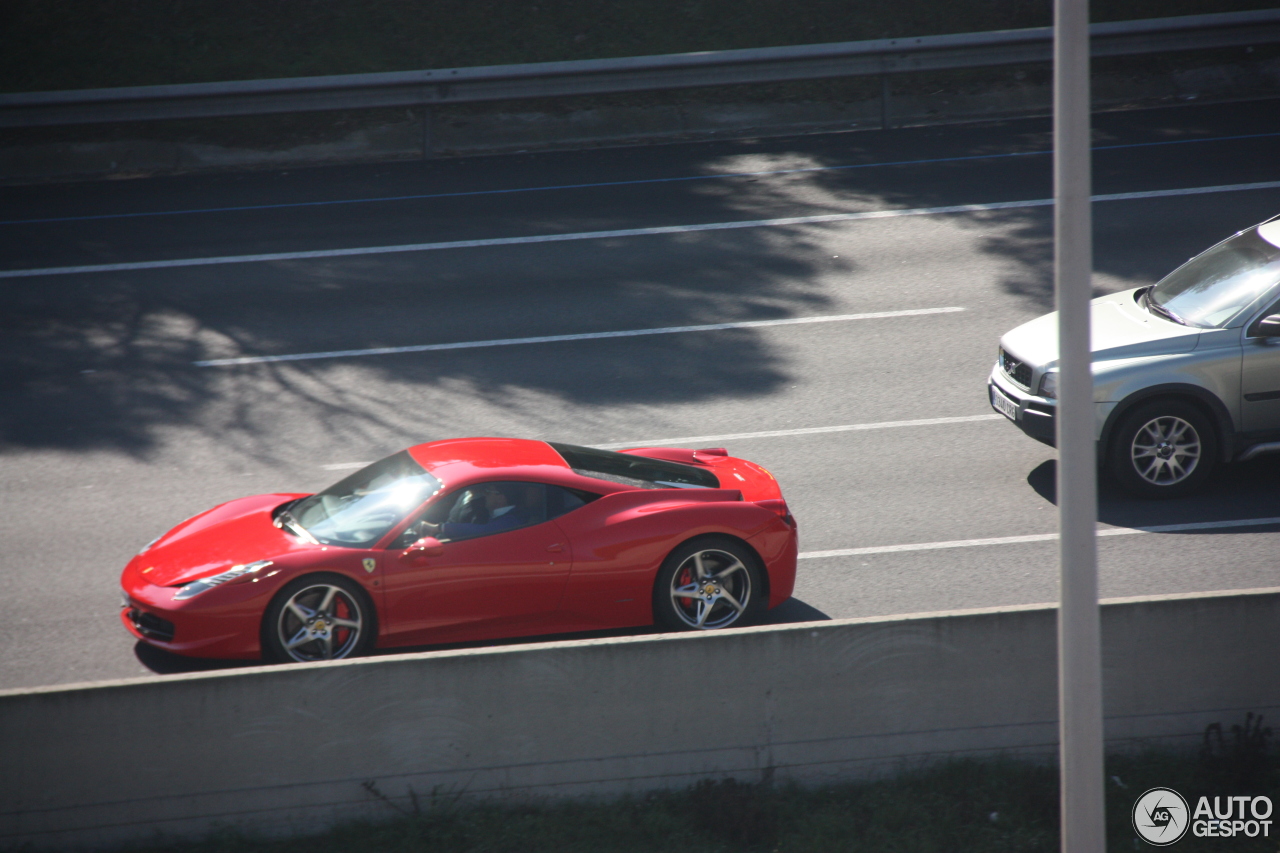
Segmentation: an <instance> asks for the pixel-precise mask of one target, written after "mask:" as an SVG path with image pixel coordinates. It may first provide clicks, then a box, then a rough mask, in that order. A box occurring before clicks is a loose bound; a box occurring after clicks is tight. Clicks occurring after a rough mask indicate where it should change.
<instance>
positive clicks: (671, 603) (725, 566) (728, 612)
mask: <svg viewBox="0 0 1280 853" xmlns="http://www.w3.org/2000/svg"><path fill="white" fill-rule="evenodd" d="M764 605H765V602H764V577H763V575H762V573H761V570H760V567H759V561H758V560H757V558H756V555H755V554H754V553H753V552H752V551H751V549H750V548H748V547H747V546H745V545H743V544H742V543H741V542H737V541H735V540H733V539H728V538H725V537H714V538H704V539H695V540H693V541H690V542H686V543H684V544H683V545H681V546H680V547H679V548H676V549H675V550H674V551H672V552H671V554H670V555H669V556H668V557H667V559H666V560H665V561H664V562H663V564H662V568H661V569H660V570H659V571H658V579H657V581H656V582H655V583H654V588H653V615H654V619H655V620H656V621H657V623H658V624H659V625H660V626H662V627H664V628H666V629H667V630H670V631H709V630H713V629H716V628H728V627H730V626H735V625H736V626H741V625H749V624H751V623H752V622H754V621H755V620H756V619H757V618H758V616H759V613H760V611H761V610H762V609H763V608H764Z"/></svg>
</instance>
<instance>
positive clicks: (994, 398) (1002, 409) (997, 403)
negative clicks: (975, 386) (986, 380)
mask: <svg viewBox="0 0 1280 853" xmlns="http://www.w3.org/2000/svg"><path fill="white" fill-rule="evenodd" d="M991 405H992V406H994V407H995V409H996V411H997V412H999V413H1000V414H1002V415H1004V416H1005V417H1006V418H1008V419H1009V420H1011V421H1016V420H1017V419H1018V404H1017V403H1015V402H1013V401H1012V400H1010V399H1009V398H1008V397H1006V396H1005V395H1003V394H1001V393H1000V392H999V391H997V390H996V389H995V388H992V389H991Z"/></svg>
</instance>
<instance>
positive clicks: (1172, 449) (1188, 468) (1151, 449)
mask: <svg viewBox="0 0 1280 853" xmlns="http://www.w3.org/2000/svg"><path fill="white" fill-rule="evenodd" d="M1129 458H1130V459H1131V460H1132V462H1133V470H1134V471H1136V472H1137V473H1138V475H1139V476H1140V477H1142V479H1144V480H1146V481H1147V482H1148V483H1151V484H1152V485H1156V486H1172V485H1175V484H1177V483H1181V482H1182V481H1183V480H1185V479H1187V478H1188V477H1190V476H1191V473H1192V472H1193V471H1195V469H1196V465H1198V464H1199V463H1200V435H1199V433H1197V432H1196V429H1195V427H1193V426H1192V425H1191V424H1189V423H1188V422H1187V421H1184V420H1183V419H1182V418H1179V417H1175V416H1173V415H1165V416H1162V417H1158V418H1152V419H1151V420H1149V421H1147V423H1145V424H1143V425H1142V427H1141V428H1140V429H1139V430H1138V431H1137V433H1135V434H1134V436H1133V444H1132V446H1131V447H1130V451H1129Z"/></svg>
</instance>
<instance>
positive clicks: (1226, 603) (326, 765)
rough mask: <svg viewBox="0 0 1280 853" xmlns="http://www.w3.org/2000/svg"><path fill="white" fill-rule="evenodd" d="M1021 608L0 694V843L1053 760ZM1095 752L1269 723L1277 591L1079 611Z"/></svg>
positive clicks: (1050, 619) (277, 824)
mask: <svg viewBox="0 0 1280 853" xmlns="http://www.w3.org/2000/svg"><path fill="white" fill-rule="evenodd" d="M1055 644H1056V611H1055V610H1054V609H1053V608H1052V607H1048V606H1026V607H1012V608H1000V609H987V610H973V611H963V612H954V613H935V614H921V615H915V616H908V617H901V618H894V619H852V620H841V621H834V622H822V623H809V624H802V625H791V626H784V627H769V628H756V629H747V630H742V631H734V632H727V633H720V634H702V635H660V636H645V637H636V638H628V639H623V640H607V641H602V640H586V641H570V642H561V643H546V644H538V645H526V646H508V647H502V648H494V649H481V650H465V651H453V652H432V653H426V654H415V655H398V656H393V657H382V658H375V659H364V660H357V661H342V662H337V663H332V664H316V665H308V666H286V667H255V668H252V669H243V670H236V671H230V672H218V673H211V674H202V675H190V676H175V677H167V678H151V679H136V680H130V681H121V682H112V683H106V684H97V685H86V686H80V687H70V688H48V689H39V690H25V691H8V692H4V693H0V846H7V845H12V844H14V843H20V842H24V841H25V842H30V843H32V844H33V845H35V846H36V847H37V848H43V847H57V848H69V847H92V846H109V845H110V844H113V843H118V842H124V841H136V840H145V839H147V838H151V837H154V836H155V835H157V834H163V835H166V836H188V835H192V834H200V833H204V832H207V831H209V830H210V829H213V828H215V827H218V826H236V827H242V828H245V829H247V830H249V831H261V832H270V833H284V832H294V831H299V832H304V831H318V830H320V829H323V828H324V827H325V826H327V825H329V824H331V823H332V822H333V821H335V820H341V819H349V818H357V817H389V816H391V814H392V812H391V811H390V809H388V808H387V806H386V804H385V803H382V802H379V801H378V799H377V798H376V797H375V796H374V795H373V794H372V793H370V791H369V790H368V789H367V788H366V787H365V783H368V782H371V783H373V785H374V786H375V787H376V789H377V790H378V791H380V792H382V794H384V795H386V796H387V797H390V798H392V799H393V800H396V801H399V802H402V803H406V804H407V802H408V794H409V791H410V790H412V791H414V792H415V793H416V794H417V795H419V796H420V797H427V796H429V795H430V794H431V792H432V791H437V792H441V791H443V792H448V793H450V794H462V795H465V796H474V797H482V796H488V797H493V796H502V797H509V798H528V797H544V796H550V797H557V796H582V795H610V794H620V793H623V792H628V791H631V792H638V791H644V790H649V789H653V788H659V787H670V786H682V785H687V784H690V783H692V782H693V781H695V780H697V779H700V778H705V777H725V776H733V777H736V778H739V779H743V780H754V779H762V778H773V779H778V780H781V779H794V780H799V781H802V782H821V781H824V780H835V779H849V778H858V777H866V776H870V775H874V774H877V773H880V772H883V771H885V770H886V769H893V768H895V767H900V766H902V765H903V764H904V763H907V764H910V763H913V762H919V761H922V760H927V759H937V758H943V757H947V756H957V755H965V754H974V753H988V752H993V751H1012V752H1017V753H1024V754H1029V755H1049V754H1052V753H1053V752H1054V750H1055V749H1056V739H1057V727H1056V716H1057V711H1056V707H1057V687H1056V651H1055V649H1056V645H1055ZM1103 646H1104V667H1105V685H1106V688H1105V689H1106V692H1105V703H1106V714H1107V736H1108V739H1109V741H1111V742H1112V744H1113V745H1119V744H1123V743H1131V742H1132V741H1133V739H1142V738H1161V739H1174V740H1178V739H1183V740H1186V741H1187V742H1197V739H1198V738H1199V736H1200V733H1201V732H1202V731H1203V729H1204V726H1206V725H1207V724H1209V723H1212V722H1222V723H1224V724H1229V723H1232V722H1236V721H1240V720H1242V719H1243V717H1244V714H1245V713H1246V712H1247V711H1254V712H1261V713H1264V714H1268V715H1271V714H1274V713H1275V712H1276V711H1277V710H1280V655H1277V654H1276V653H1275V650H1276V649H1277V648H1278V647H1280V588H1277V589H1268V590H1255V591H1248V592H1238V593H1232V594H1222V595H1210V596H1198V597H1195V596H1167V597H1157V598H1142V599H1125V600H1117V601H1113V602H1110V603H1108V604H1106V606H1105V607H1104V610H1103Z"/></svg>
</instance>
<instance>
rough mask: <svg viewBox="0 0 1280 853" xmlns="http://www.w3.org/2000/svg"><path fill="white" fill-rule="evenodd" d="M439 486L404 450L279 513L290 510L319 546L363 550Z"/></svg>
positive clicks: (282, 513)
mask: <svg viewBox="0 0 1280 853" xmlns="http://www.w3.org/2000/svg"><path fill="white" fill-rule="evenodd" d="M439 490H440V481H439V480H437V479H436V478H435V477H433V476H431V475H430V474H428V473H427V472H426V471H425V470H424V469H423V467H422V466H421V465H419V464H418V463H417V462H414V461H413V457H411V456H410V455H409V452H408V451H407V450H403V451H401V452H399V453H397V454H395V455H394V456H388V457H387V458H386V459H383V460H382V461H380V462H375V463H373V464H372V465H370V466H369V467H367V468H362V469H360V470H359V471H357V472H356V473H354V474H352V475H351V476H350V477H347V478H346V479H345V480H343V481H341V482H339V483H336V484H334V485H332V486H330V487H329V488H327V489H325V490H324V491H323V492H320V493H319V494H315V495H312V496H311V497H309V498H302V499H301V500H299V501H298V502H297V503H295V504H293V505H292V506H286V507H283V508H282V511H281V512H279V513H278V515H279V516H283V515H284V514H285V513H289V514H292V516H293V518H295V519H296V520H297V523H298V524H299V525H301V526H302V527H305V528H306V530H307V532H308V533H310V534H311V535H312V536H313V537H315V539H316V540H317V541H318V542H320V543H321V544H324V545H345V546H347V547H349V548H368V547H370V546H371V545H373V544H374V543H375V542H377V541H378V540H379V539H381V538H382V537H383V536H385V535H386V533H387V532H388V531H389V530H391V528H392V527H394V526H395V525H396V524H397V523H398V522H399V521H400V520H401V519H403V518H404V517H405V515H406V514H407V513H409V512H411V511H413V510H415V509H417V508H418V507H419V506H421V505H422V502H423V501H425V500H426V499H427V498H429V497H431V496H432V495H434V494H435V493H436V492H437V491H439Z"/></svg>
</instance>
